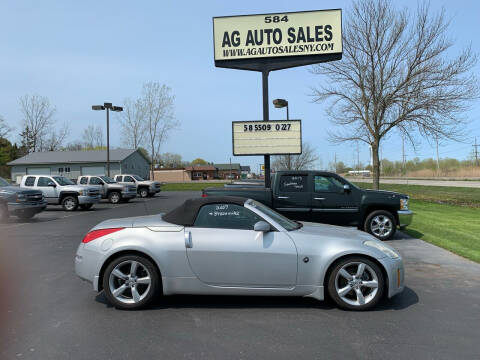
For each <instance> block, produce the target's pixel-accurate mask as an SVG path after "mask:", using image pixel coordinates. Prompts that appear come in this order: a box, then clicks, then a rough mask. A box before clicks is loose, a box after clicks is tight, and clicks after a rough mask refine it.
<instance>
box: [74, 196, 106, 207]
mask: <svg viewBox="0 0 480 360" xmlns="http://www.w3.org/2000/svg"><path fill="white" fill-rule="evenodd" d="M101 199H102V196H101V195H98V196H83V195H82V196H79V197H78V203H79V204H80V205H83V204H98V203H99V202H100V200H101Z"/></svg>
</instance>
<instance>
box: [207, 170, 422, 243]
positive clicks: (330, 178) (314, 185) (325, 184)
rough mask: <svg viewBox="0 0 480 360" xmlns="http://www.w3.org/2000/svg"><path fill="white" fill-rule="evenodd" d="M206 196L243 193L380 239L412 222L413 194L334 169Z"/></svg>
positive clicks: (287, 174)
mask: <svg viewBox="0 0 480 360" xmlns="http://www.w3.org/2000/svg"><path fill="white" fill-rule="evenodd" d="M202 196H203V197H207V196H242V197H246V198H250V199H254V200H257V201H260V202H262V203H264V204H265V205H268V206H270V207H271V208H273V209H276V210H277V211H279V212H281V213H283V214H284V215H286V216H287V217H289V218H291V219H295V220H302V221H311V222H321V223H327V224H334V225H345V226H357V227H358V228H359V229H361V230H364V231H367V232H369V233H371V234H372V235H374V236H375V237H377V238H378V239H380V240H388V239H390V238H391V237H392V236H393V235H394V234H395V231H396V228H397V227H400V228H404V227H406V226H408V225H410V223H411V221H412V216H413V213H412V212H411V211H410V210H409V209H408V196H407V195H404V194H399V193H395V192H390V191H377V190H363V189H360V188H359V187H357V186H355V185H354V184H352V183H350V182H348V181H347V180H346V179H344V178H342V177H341V176H338V175H337V174H335V173H331V172H325V171H279V172H277V173H276V174H275V175H274V176H273V179H272V188H271V189H270V188H265V187H261V186H258V187H255V186H251V185H245V186H243V187H242V185H240V184H238V185H233V186H225V187H224V188H206V189H204V190H203V194H202Z"/></svg>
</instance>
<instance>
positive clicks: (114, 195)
mask: <svg viewBox="0 0 480 360" xmlns="http://www.w3.org/2000/svg"><path fill="white" fill-rule="evenodd" d="M108 200H109V201H110V202H111V203H112V204H118V203H119V202H120V201H121V200H122V195H121V194H120V193H119V192H118V191H112V192H111V193H110V194H108Z"/></svg>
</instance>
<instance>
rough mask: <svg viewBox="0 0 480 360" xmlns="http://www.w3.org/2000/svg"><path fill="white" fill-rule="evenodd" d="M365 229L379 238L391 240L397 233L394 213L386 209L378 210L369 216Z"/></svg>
mask: <svg viewBox="0 0 480 360" xmlns="http://www.w3.org/2000/svg"><path fill="white" fill-rule="evenodd" d="M364 230H365V231H366V232H368V233H370V234H372V235H373V236H375V237H376V238H377V239H379V240H389V239H391V238H392V237H393V235H395V231H396V230H397V222H396V221H395V218H394V217H393V215H392V213H390V212H388V211H385V210H377V211H374V212H372V213H371V214H370V215H368V216H367V219H366V220H365V225H364Z"/></svg>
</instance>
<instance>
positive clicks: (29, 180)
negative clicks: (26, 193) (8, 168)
mask: <svg viewBox="0 0 480 360" xmlns="http://www.w3.org/2000/svg"><path fill="white" fill-rule="evenodd" d="M33 185H35V176H29V177H27V178H26V179H25V186H33Z"/></svg>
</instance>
